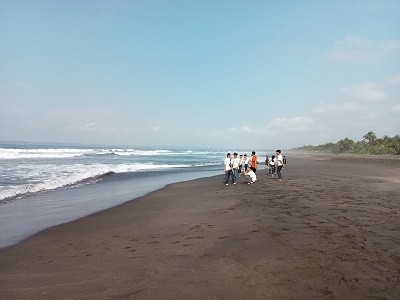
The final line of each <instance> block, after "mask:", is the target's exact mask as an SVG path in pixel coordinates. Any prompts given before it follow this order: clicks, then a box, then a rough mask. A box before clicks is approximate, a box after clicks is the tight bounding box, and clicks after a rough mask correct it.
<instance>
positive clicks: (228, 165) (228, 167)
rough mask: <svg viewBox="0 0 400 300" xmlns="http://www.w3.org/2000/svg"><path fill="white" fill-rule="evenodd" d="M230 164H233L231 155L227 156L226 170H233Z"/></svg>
mask: <svg viewBox="0 0 400 300" xmlns="http://www.w3.org/2000/svg"><path fill="white" fill-rule="evenodd" d="M230 164H231V158H230V157H227V158H225V160H224V165H225V172H226V171H229V170H231V166H230Z"/></svg>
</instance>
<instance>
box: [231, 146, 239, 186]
mask: <svg viewBox="0 0 400 300" xmlns="http://www.w3.org/2000/svg"><path fill="white" fill-rule="evenodd" d="M239 163H240V158H239V157H238V154H237V153H236V152H235V153H233V159H232V177H233V184H236V183H237V181H238V177H239V173H238V170H239Z"/></svg>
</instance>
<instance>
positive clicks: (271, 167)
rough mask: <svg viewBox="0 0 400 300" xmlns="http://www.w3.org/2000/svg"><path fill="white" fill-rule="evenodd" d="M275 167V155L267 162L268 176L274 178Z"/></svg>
mask: <svg viewBox="0 0 400 300" xmlns="http://www.w3.org/2000/svg"><path fill="white" fill-rule="evenodd" d="M275 165H276V158H275V155H272V156H271V158H270V159H269V161H268V166H269V170H268V175H269V176H272V177H274V174H275V169H276V168H275Z"/></svg>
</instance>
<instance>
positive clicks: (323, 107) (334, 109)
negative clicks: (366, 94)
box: [313, 102, 362, 114]
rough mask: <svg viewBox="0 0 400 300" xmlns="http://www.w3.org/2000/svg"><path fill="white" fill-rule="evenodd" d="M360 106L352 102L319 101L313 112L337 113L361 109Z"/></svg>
mask: <svg viewBox="0 0 400 300" xmlns="http://www.w3.org/2000/svg"><path fill="white" fill-rule="evenodd" d="M361 110H362V107H361V106H360V105H359V104H357V103H354V102H347V103H344V104H338V105H333V104H324V103H319V104H318V105H317V106H316V107H315V108H314V109H313V112H314V113H315V114H337V113H344V112H356V111H361Z"/></svg>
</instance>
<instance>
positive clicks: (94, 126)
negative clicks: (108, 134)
mask: <svg viewBox="0 0 400 300" xmlns="http://www.w3.org/2000/svg"><path fill="white" fill-rule="evenodd" d="M98 128H99V125H98V124H97V123H95V122H91V123H87V124H85V125H83V126H82V127H81V128H80V129H81V130H82V131H94V130H96V129H98Z"/></svg>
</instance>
